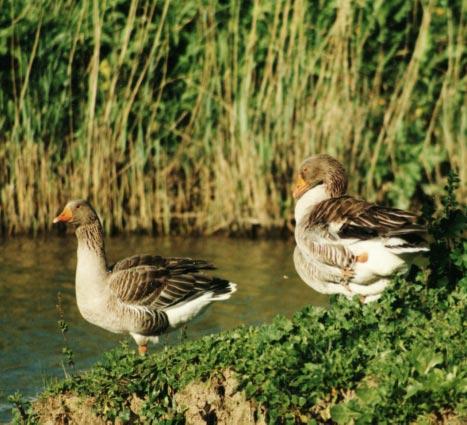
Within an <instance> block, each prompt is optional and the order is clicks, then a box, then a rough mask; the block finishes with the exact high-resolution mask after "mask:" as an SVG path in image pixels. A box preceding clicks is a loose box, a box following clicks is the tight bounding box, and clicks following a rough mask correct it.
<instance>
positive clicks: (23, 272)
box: [0, 235, 327, 422]
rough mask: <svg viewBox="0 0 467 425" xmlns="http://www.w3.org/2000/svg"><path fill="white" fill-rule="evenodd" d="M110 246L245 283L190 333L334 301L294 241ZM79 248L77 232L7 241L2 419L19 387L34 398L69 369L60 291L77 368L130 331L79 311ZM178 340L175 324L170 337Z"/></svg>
mask: <svg viewBox="0 0 467 425" xmlns="http://www.w3.org/2000/svg"><path fill="white" fill-rule="evenodd" d="M107 249H108V257H109V260H110V261H116V260H118V259H121V258H123V257H126V256H130V255H133V254H137V253H152V254H161V255H166V256H189V257H193V258H200V259H206V260H209V261H211V262H212V263H214V264H215V265H216V266H217V267H218V270H217V271H216V272H215V274H218V275H219V276H221V277H225V278H228V279H230V280H231V281H233V282H236V283H237V284H238V291H237V292H236V293H235V294H234V296H232V298H231V299H230V300H228V301H224V302H218V303H214V304H213V305H211V307H210V308H209V309H208V310H207V311H206V312H205V313H204V314H203V315H202V316H201V317H199V318H198V319H196V320H195V321H194V322H192V323H191V324H190V325H189V326H188V329H187V332H188V338H190V339H192V338H196V337H199V336H201V335H205V334H209V333H214V332H219V331H221V330H224V329H231V328H233V327H235V326H237V325H240V324H259V323H264V322H268V321H270V320H271V319H272V317H273V316H274V315H276V314H278V313H281V314H283V315H286V316H289V317H290V316H291V315H292V314H293V313H294V312H295V311H297V310H298V309H300V308H301V307H303V306H305V305H307V304H314V305H323V304H325V303H326V302H327V298H326V297H325V296H323V295H320V294H317V293H316V292H314V291H312V290H311V289H310V288H308V286H306V285H305V284H304V283H302V282H301V280H300V278H299V277H298V276H297V275H296V273H295V270H294V266H293V261H292V252H293V242H292V241H281V240H272V241H271V240H269V241H261V240H260V241H254V240H248V239H226V238H198V239H194V238H151V237H147V236H131V237H118V238H111V239H108V240H107ZM75 250H76V240H75V237H74V236H73V235H67V236H65V237H55V238H49V239H41V238H39V239H26V238H16V239H11V240H5V241H0V422H5V421H7V420H8V418H9V415H10V409H11V406H10V405H9V404H8V402H7V397H8V395H10V394H12V393H14V392H15V391H20V392H21V393H22V394H23V395H25V396H27V397H34V395H36V394H38V393H39V392H40V391H42V390H43V389H44V387H45V386H46V384H47V382H50V380H52V379H53V378H56V377H58V378H61V377H63V375H64V374H63V370H62V367H61V360H62V356H61V350H62V347H63V345H64V344H63V338H62V335H61V333H60V331H59V329H58V326H57V321H58V319H59V315H58V312H57V308H56V304H57V294H58V292H60V293H61V298H62V309H63V311H64V315H65V320H66V321H67V322H68V324H69V327H70V329H69V332H68V333H67V338H68V344H69V346H70V347H71V348H72V350H73V352H74V356H75V361H76V367H77V368H78V369H80V370H81V369H85V368H88V367H89V366H91V365H92V364H93V363H95V362H96V361H97V360H99V358H100V357H101V355H102V353H103V352H104V351H106V350H109V349H111V348H113V347H115V346H117V345H118V343H119V341H122V340H124V339H126V338H128V337H126V336H124V335H116V334H112V333H109V332H106V331H104V330H101V329H100V328H97V327H95V326H93V325H91V324H88V323H87V322H86V321H84V319H82V317H81V316H80V314H79V312H78V309H77V306H76V301H75V294H74V273H75V266H76V251H75ZM178 340H179V334H178V333H177V331H176V332H174V333H172V334H171V335H170V336H168V337H167V338H165V340H164V342H165V343H168V344H176V343H177V341H178ZM130 343H131V344H134V342H133V340H131V341H130ZM135 347H136V345H135Z"/></svg>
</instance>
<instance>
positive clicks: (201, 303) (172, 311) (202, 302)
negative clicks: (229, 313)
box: [164, 282, 237, 328]
mask: <svg viewBox="0 0 467 425" xmlns="http://www.w3.org/2000/svg"><path fill="white" fill-rule="evenodd" d="M230 289H231V292H229V293H227V294H216V293H214V292H213V291H208V292H206V293H204V294H203V295H200V296H199V297H196V298H192V299H188V300H186V301H184V302H183V303H179V304H176V305H174V306H172V307H169V308H167V309H164V311H165V313H166V314H167V318H168V319H169V325H170V326H171V327H172V328H176V327H178V326H181V325H183V324H184V323H186V322H189V321H190V320H192V319H193V318H195V317H196V316H198V315H199V314H200V313H201V312H202V311H203V310H204V309H205V308H206V307H207V306H208V305H209V304H211V302H212V301H223V300H227V299H229V298H230V297H231V295H232V293H233V292H235V291H236V290H237V285H236V284H235V283H232V282H230Z"/></svg>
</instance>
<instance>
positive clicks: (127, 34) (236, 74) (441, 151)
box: [0, 0, 467, 234]
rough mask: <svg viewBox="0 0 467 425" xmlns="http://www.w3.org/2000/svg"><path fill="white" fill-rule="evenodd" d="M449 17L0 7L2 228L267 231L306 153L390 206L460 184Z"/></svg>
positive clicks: (282, 7) (456, 60)
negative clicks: (89, 213)
mask: <svg viewBox="0 0 467 425" xmlns="http://www.w3.org/2000/svg"><path fill="white" fill-rule="evenodd" d="M463 7H465V4H464V2H462V1H460V0H455V1H451V2H449V3H448V5H446V2H444V1H441V0H433V1H414V2H406V1H404V0H392V1H390V2H350V1H348V0H340V1H329V2H327V1H313V2H307V1H304V0H282V1H273V0H267V1H259V0H256V1H253V2H241V1H239V0H230V1H226V2H220V1H215V0H213V1H209V2H205V1H201V0H191V1H187V2H172V1H170V0H164V1H159V2H152V1H147V0H109V1H106V2H98V1H97V0H82V1H74V0H73V1H72V0H65V1H61V2H55V1H51V0H39V1H35V2H30V1H26V0H20V1H12V0H0V9H1V10H2V13H1V14H0V64H1V66H0V83H1V88H2V90H1V93H0V204H1V205H0V229H1V231H2V232H3V233H4V234H13V233H19V232H27V231H33V232H35V231H40V230H44V229H47V228H49V227H50V226H51V223H50V219H51V217H52V216H54V214H55V213H56V212H57V211H58V210H59V208H60V207H61V206H63V203H64V202H65V201H66V200H68V199H69V198H72V197H86V198H89V199H90V200H91V201H92V202H93V203H94V204H95V205H96V207H97V208H98V209H99V211H100V212H101V213H102V215H103V218H104V221H105V226H106V227H107V230H129V231H131V230H136V229H143V230H147V231H153V232H156V233H170V232H172V231H179V232H199V233H213V232H216V231H218V230H227V231H242V230H248V229H250V228H251V227H252V226H257V225H260V226H263V227H265V228H270V227H283V226H286V225H287V223H288V222H289V220H290V218H291V199H290V190H289V186H290V182H291V176H292V173H293V170H294V169H295V168H296V167H297V165H298V164H299V163H300V161H301V160H302V159H303V157H304V156H305V155H308V154H310V153H317V152H328V153H330V154H333V155H335V156H337V157H339V158H340V159H341V160H343V161H344V162H345V164H346V166H347V167H348V168H349V170H350V172H351V176H352V178H351V191H352V192H353V193H360V194H362V195H363V196H366V197H368V198H369V199H372V200H375V199H377V200H380V201H385V202H388V203H389V204H393V205H396V206H399V207H408V206H409V204H410V203H411V202H417V201H420V200H421V199H423V194H424V193H425V194H430V195H433V194H437V193H439V191H440V188H441V187H442V185H443V183H444V180H445V176H446V173H447V170H448V169H450V168H455V169H457V170H458V173H459V174H460V177H461V180H462V182H463V183H464V184H465V182H466V178H467V166H466V164H467V158H466V155H467V154H466V150H465V149H466V148H465V143H464V142H465V138H464V136H465V122H466V115H465V105H464V103H463V102H464V96H465V76H463V74H462V69H465V55H463V50H462V48H463V36H464V35H465V22H464V20H463V19H464V17H465V10H463ZM465 194H466V192H465V188H464V189H463V192H461V196H465Z"/></svg>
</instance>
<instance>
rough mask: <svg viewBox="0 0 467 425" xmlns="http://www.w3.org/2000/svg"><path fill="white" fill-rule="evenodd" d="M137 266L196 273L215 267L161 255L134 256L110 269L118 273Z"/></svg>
mask: <svg viewBox="0 0 467 425" xmlns="http://www.w3.org/2000/svg"><path fill="white" fill-rule="evenodd" d="M137 266H154V267H156V268H165V269H167V270H168V271H176V270H179V271H183V272H194V271H197V270H212V269H215V267H214V266H213V265H212V264H211V263H208V262H207V261H205V260H193V259H192V258H181V257H162V256H160V255H148V254H143V255H133V256H132V257H128V258H124V259H123V260H121V261H119V262H117V263H115V264H114V265H112V266H111V267H110V271H112V272H117V271H121V270H127V269H131V268H133V267H137Z"/></svg>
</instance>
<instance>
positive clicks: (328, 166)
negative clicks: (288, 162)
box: [292, 154, 347, 200]
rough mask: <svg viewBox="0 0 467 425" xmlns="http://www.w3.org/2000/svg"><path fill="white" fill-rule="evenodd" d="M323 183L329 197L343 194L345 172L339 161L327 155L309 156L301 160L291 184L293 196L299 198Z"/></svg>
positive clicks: (345, 184) (345, 185)
mask: <svg viewBox="0 0 467 425" xmlns="http://www.w3.org/2000/svg"><path fill="white" fill-rule="evenodd" d="M321 184H324V188H325V190H326V192H327V193H328V195H329V196H330V197H336V196H341V195H344V194H345V192H346V191H347V174H346V172H345V170H344V167H343V166H342V165H341V164H340V162H339V161H337V160H336V159H334V158H333V157H332V156H329V155H325V154H323V155H315V156H311V157H309V158H307V159H305V161H303V162H302V164H301V165H300V168H299V170H298V176H297V179H296V180H295V184H294V186H293V192H292V194H293V197H294V199H295V200H298V199H300V198H301V197H302V196H303V195H304V194H305V193H306V192H308V191H309V190H311V189H313V188H315V187H316V186H319V185H321Z"/></svg>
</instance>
